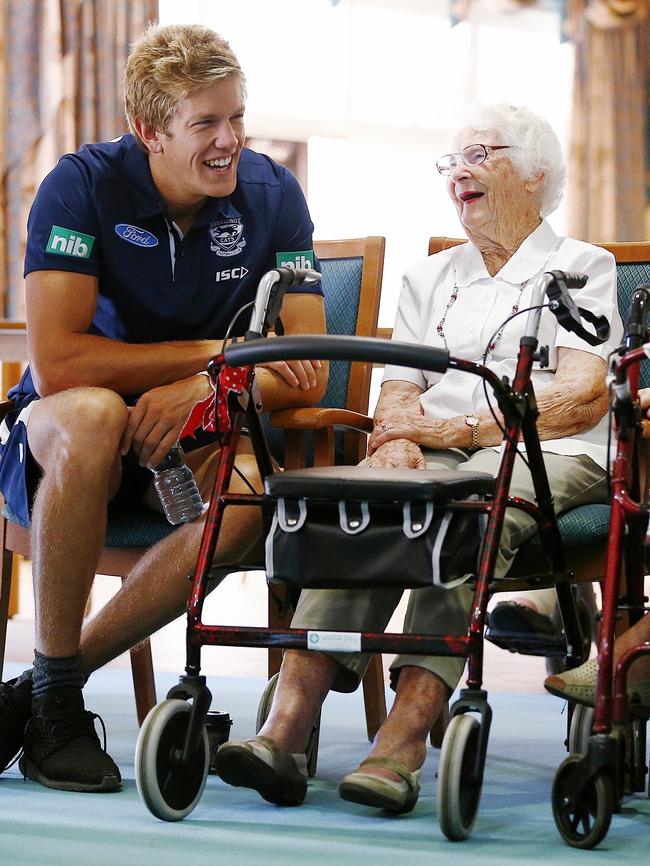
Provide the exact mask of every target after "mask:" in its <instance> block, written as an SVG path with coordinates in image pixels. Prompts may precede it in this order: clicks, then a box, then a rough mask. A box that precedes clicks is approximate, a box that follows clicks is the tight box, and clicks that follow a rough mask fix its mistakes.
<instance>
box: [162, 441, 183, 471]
mask: <svg viewBox="0 0 650 866" xmlns="http://www.w3.org/2000/svg"><path fill="white" fill-rule="evenodd" d="M184 462H185V455H184V454H183V449H182V448H181V446H180V445H179V444H178V442H177V443H176V445H172V447H171V448H170V449H169V451H168V452H167V454H165V456H164V457H163V459H162V460H161V461H160V463H159V464H158V465H157V466H156V468H155V470H154V471H155V472H162V471H164V470H165V469H178V468H179V467H180V466H182V465H183V463H184Z"/></svg>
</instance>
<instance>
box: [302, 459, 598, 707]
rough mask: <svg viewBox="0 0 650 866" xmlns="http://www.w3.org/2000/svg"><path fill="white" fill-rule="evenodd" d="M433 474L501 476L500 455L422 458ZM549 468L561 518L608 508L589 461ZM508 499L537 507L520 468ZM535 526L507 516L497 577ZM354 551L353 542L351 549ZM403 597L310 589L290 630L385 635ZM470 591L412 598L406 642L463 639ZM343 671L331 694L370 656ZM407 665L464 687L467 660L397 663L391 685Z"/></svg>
mask: <svg viewBox="0 0 650 866" xmlns="http://www.w3.org/2000/svg"><path fill="white" fill-rule="evenodd" d="M425 458H426V460H427V468H428V469H459V470H466V471H468V472H488V473H490V474H491V475H496V472H497V469H498V463H499V453H498V452H497V451H495V450H493V449H488V448H485V449H481V450H480V451H477V452H476V453H474V454H471V455H469V456H468V454H467V453H466V452H463V451H460V450H455V449H454V450H450V451H429V452H426V451H425ZM544 462H545V464H546V471H547V473H548V478H549V483H550V487H551V490H552V492H553V496H554V501H555V508H556V511H557V512H558V513H560V512H562V511H567V510H568V509H570V508H575V507H576V506H578V505H587V504H591V503H595V502H606V501H607V482H606V473H605V471H604V469H601V468H600V466H598V465H597V464H596V463H594V461H593V460H592V459H591V458H590V457H586V456H584V455H579V456H575V457H573V456H572V457H567V456H564V455H561V454H552V453H550V452H546V453H545V454H544ZM510 494H511V495H512V496H519V497H521V498H523V499H528V500H530V501H532V500H533V499H534V491H533V482H532V478H531V475H530V472H529V471H528V467H527V466H526V465H525V463H524V462H523V460H519V459H517V460H516V461H515V465H514V470H513V476H512V482H511V485H510ZM535 526H536V524H535V521H534V520H533V519H532V518H531V517H529V516H528V515H527V514H525V513H524V512H523V511H521V510H519V509H515V508H509V509H508V510H507V512H506V519H505V522H504V527H503V532H502V536H501V544H500V547H499V555H498V558H497V564H496V569H495V576H496V577H503V576H504V575H505V574H507V572H508V569H509V568H510V565H511V564H512V560H513V559H514V556H515V553H516V550H517V548H518V547H519V545H521V544H522V543H523V542H524V541H526V540H527V539H529V538H531V537H532V536H533V535H534V534H535ZM351 543H354V540H352V541H351ZM402 594H403V590H401V589H379V590H365V589H363V590H356V589H312V590H303V592H302V593H301V594H300V599H299V601H298V605H297V607H296V611H295V614H294V616H293V620H292V623H291V625H292V626H293V627H294V628H306V629H314V630H319V629H323V630H333V631H373V632H383V631H384V630H385V628H386V626H387V624H388V621H389V620H390V618H391V616H392V613H393V611H394V610H395V608H396V607H397V604H398V603H399V600H400V598H401V597H402ZM472 596H473V591H472V589H470V588H469V587H468V586H465V585H460V586H457V587H454V588H452V589H444V588H442V587H439V586H431V587H426V588H423V589H415V590H412V591H411V595H410V599H409V603H408V607H407V611H406V616H405V619H404V633H405V634H429V635H445V634H451V635H459V634H465V633H466V631H467V626H468V620H469V610H470V606H471V602H472ZM331 655H332V657H333V658H335V659H336V661H337V662H338V663H339V665H340V671H339V673H338V675H337V677H336V680H335V682H334V686H333V688H334V689H335V690H336V691H341V692H351V691H354V690H355V689H356V688H357V686H358V685H359V682H360V680H361V677H362V676H363V672H364V670H365V668H366V665H367V664H368V660H369V656H368V655H367V654H359V653H356V654H355V653H331ZM406 665H413V666H416V667H423V668H426V669H427V670H429V671H431V672H432V673H434V674H436V675H437V676H438V677H440V679H442V680H443V681H444V682H445V683H447V685H448V686H449V688H450V689H451V690H452V691H453V690H454V689H455V688H456V686H457V684H458V681H459V680H460V678H461V676H462V673H463V668H464V667H465V659H464V658H458V657H454V656H418V655H398V656H396V657H395V660H394V661H393V663H392V665H391V668H390V671H391V683H392V684H393V685H394V684H395V682H396V680H397V676H399V670H400V668H402V667H405V666H406Z"/></svg>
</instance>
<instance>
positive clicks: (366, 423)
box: [269, 407, 373, 433]
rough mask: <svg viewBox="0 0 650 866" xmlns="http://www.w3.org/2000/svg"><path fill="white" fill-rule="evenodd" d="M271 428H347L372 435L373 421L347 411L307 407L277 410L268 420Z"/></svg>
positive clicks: (357, 413) (365, 416)
mask: <svg viewBox="0 0 650 866" xmlns="http://www.w3.org/2000/svg"><path fill="white" fill-rule="evenodd" d="M269 423H270V425H271V427H281V428H282V429H284V430H323V429H324V428H326V427H335V426H336V427H348V428H349V429H351V430H359V431H360V432H361V433H372V427H373V421H372V418H369V417H368V416H367V415H362V414H361V413H360V412H352V411H351V410H349V409H327V408H319V407H307V408H304V407H302V408H296V409H278V410H277V411H276V412H272V413H271V416H270V418H269Z"/></svg>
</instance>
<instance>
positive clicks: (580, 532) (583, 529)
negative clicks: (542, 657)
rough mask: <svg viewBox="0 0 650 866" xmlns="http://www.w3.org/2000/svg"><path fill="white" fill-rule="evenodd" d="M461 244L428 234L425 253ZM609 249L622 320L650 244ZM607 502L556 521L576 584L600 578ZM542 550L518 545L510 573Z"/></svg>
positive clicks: (644, 377) (649, 279)
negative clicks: (613, 264)
mask: <svg viewBox="0 0 650 866" xmlns="http://www.w3.org/2000/svg"><path fill="white" fill-rule="evenodd" d="M462 243H465V240H464V239H460V238H448V237H432V238H430V239H429V255H433V254H434V253H438V252H441V251H442V250H445V249H449V248H450V247H453V246H457V245H458V244H462ZM598 246H601V247H603V249H606V250H609V251H610V252H611V253H612V255H613V256H614V258H615V259H616V277H617V300H618V309H619V313H620V315H621V318H622V319H623V322H625V321H626V319H627V315H628V312H629V307H630V300H631V298H632V293H633V291H634V289H635V288H636V287H637V286H639V285H641V284H648V283H650V243H649V242H645V241H643V242H630V243H607V244H598ZM640 385H641V387H644V388H647V387H650V370H649V369H648V365H641V378H640ZM609 513H610V508H609V505H606V504H602V505H582V506H580V507H579V508H574V509H571V510H570V511H566V512H564V514H561V515H560V517H559V520H558V525H559V529H560V534H561V535H562V541H563V542H564V545H565V549H566V554H567V568H568V569H569V570H570V571H572V572H573V574H574V578H573V580H574V581H575V582H576V583H592V582H594V581H599V580H601V579H602V577H603V573H604V568H605V553H606V541H607V532H608V529H609ZM540 555H543V550H542V547H541V544H540V543H539V540H538V539H533V540H532V541H529V542H527V543H526V544H524V545H522V547H521V549H520V551H519V553H518V554H517V557H516V558H515V562H514V563H513V568H512V574H513V575H516V576H519V575H525V574H530V573H537V572H538V570H539V558H540ZM532 588H534V586H531V585H530V584H529V583H527V582H526V581H525V579H523V577H522V579H521V580H517V579H516V578H515V579H513V580H510V579H508V581H507V583H506V584H505V585H504V589H508V590H521V589H532Z"/></svg>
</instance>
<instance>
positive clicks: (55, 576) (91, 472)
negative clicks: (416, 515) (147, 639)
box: [28, 388, 127, 656]
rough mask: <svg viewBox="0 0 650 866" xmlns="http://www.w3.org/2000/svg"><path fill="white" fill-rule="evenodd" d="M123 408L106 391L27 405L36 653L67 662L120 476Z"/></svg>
mask: <svg viewBox="0 0 650 866" xmlns="http://www.w3.org/2000/svg"><path fill="white" fill-rule="evenodd" d="M126 422H127V408H126V406H125V404H124V402H123V401H122V399H121V398H120V397H119V396H118V395H117V394H114V393H113V392H111V391H107V390H104V389H98V388H83V389H82V388H78V389H73V390H71V391H67V392H64V393H62V394H57V395H55V396H53V397H47V398H45V399H43V400H40V401H38V402H37V403H35V404H34V408H33V409H32V412H31V415H30V418H29V422H28V432H29V447H30V451H31V453H32V455H33V457H34V459H35V460H36V462H37V463H38V464H39V466H40V467H41V468H42V470H43V477H42V480H41V483H40V485H39V488H38V492H37V495H36V499H35V503H34V508H33V514H32V532H31V535H32V571H33V579H34V595H35V605H36V649H37V650H38V651H39V652H41V653H43V655H46V656H72V655H75V654H76V653H78V651H79V634H80V632H81V623H82V620H83V614H84V609H85V606H86V601H87V599H88V593H89V592H90V587H91V585H92V581H93V578H94V576H95V568H96V565H97V561H98V559H99V554H100V551H101V548H102V545H103V543H104V535H105V531H106V504H107V501H108V499H109V498H110V496H111V495H112V494H113V493H114V492H115V490H116V488H117V485H118V484H119V478H120V462H119V456H118V454H119V452H118V447H119V441H120V437H121V435H122V431H123V429H124V426H125V425H126Z"/></svg>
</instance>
